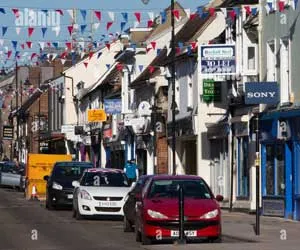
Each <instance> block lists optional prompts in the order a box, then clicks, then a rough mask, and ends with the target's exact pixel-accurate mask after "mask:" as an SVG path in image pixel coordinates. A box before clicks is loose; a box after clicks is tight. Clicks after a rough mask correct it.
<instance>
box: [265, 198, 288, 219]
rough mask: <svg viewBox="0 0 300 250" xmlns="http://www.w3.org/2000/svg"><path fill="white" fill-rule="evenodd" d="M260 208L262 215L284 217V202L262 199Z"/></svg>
mask: <svg viewBox="0 0 300 250" xmlns="http://www.w3.org/2000/svg"><path fill="white" fill-rule="evenodd" d="M262 207H263V214H264V215H267V216H280V217H284V211H285V204H284V200H276V199H263V201H262Z"/></svg>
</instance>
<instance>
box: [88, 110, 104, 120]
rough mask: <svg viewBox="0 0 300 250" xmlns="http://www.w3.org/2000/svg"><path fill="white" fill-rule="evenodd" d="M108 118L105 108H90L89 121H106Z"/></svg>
mask: <svg viewBox="0 0 300 250" xmlns="http://www.w3.org/2000/svg"><path fill="white" fill-rule="evenodd" d="M106 120H107V117H106V113H105V111H104V110H103V109H89V110H88V122H104V121H106Z"/></svg>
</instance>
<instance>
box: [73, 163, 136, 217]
mask: <svg viewBox="0 0 300 250" xmlns="http://www.w3.org/2000/svg"><path fill="white" fill-rule="evenodd" d="M134 185H135V183H133V184H132V185H129V181H128V178H127V177H126V175H125V173H124V172H123V170H119V169H110V168H96V169H88V170H86V171H85V172H84V174H83V176H82V177H81V179H80V181H74V182H73V186H74V187H75V190H74V200H73V217H75V218H76V219H82V218H83V217H84V216H97V215H106V216H111V215H113V216H123V215H124V212H123V206H124V203H125V197H126V196H127V194H128V192H129V191H130V190H131V188H132V187H133V186H134Z"/></svg>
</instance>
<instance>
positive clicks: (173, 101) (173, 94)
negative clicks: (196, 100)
mask: <svg viewBox="0 0 300 250" xmlns="http://www.w3.org/2000/svg"><path fill="white" fill-rule="evenodd" d="M142 2H143V3H144V4H148V3H149V0H142ZM174 9H175V0H171V12H170V15H171V26H172V31H171V32H172V33H171V86H172V103H171V110H172V174H173V175H176V119H175V118H176V100H175V74H176V73H175V72H176V71H175V70H176V68H175V59H176V52H175V49H176V48H175V18H174V14H173V13H174Z"/></svg>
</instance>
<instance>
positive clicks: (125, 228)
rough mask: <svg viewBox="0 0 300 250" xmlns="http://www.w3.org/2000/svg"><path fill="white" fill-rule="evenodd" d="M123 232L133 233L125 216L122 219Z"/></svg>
mask: <svg viewBox="0 0 300 250" xmlns="http://www.w3.org/2000/svg"><path fill="white" fill-rule="evenodd" d="M123 230H124V232H133V231H134V230H133V227H132V225H131V223H130V221H129V220H128V219H127V217H126V215H124V217H123Z"/></svg>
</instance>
